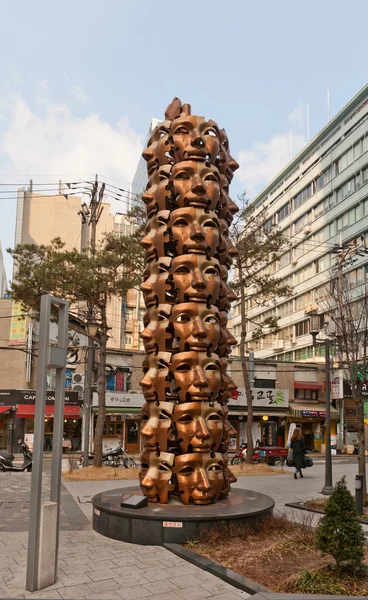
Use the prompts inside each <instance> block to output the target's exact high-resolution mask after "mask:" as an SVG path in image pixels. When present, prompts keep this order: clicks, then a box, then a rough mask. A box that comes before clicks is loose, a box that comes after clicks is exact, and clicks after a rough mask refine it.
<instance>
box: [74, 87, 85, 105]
mask: <svg viewBox="0 0 368 600" xmlns="http://www.w3.org/2000/svg"><path fill="white" fill-rule="evenodd" d="M71 93H72V96H73V98H74V99H75V100H77V101H78V102H80V103H81V104H88V102H89V98H88V96H87V94H86V92H85V91H84V89H83V88H82V86H81V85H74V86H73V87H72V89H71Z"/></svg>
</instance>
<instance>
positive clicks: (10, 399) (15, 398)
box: [0, 389, 83, 406]
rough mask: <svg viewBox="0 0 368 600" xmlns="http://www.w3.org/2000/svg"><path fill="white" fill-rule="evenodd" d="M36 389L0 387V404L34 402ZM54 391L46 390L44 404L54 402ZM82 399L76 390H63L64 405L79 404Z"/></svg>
mask: <svg viewBox="0 0 368 600" xmlns="http://www.w3.org/2000/svg"><path fill="white" fill-rule="evenodd" d="M35 402H36V390H1V389H0V406H7V405H9V406H10V405H14V404H35ZM54 402H55V391H54V390H48V391H47V392H46V404H54ZM81 404H83V400H80V399H79V393H78V392H67V391H65V405H66V406H80V405H81Z"/></svg>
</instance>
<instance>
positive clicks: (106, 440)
mask: <svg viewBox="0 0 368 600" xmlns="http://www.w3.org/2000/svg"><path fill="white" fill-rule="evenodd" d="M144 402H145V400H144V396H143V394H140V393H135V392H128V393H125V392H121V391H114V392H109V391H107V392H106V417H105V423H104V430H103V440H102V441H103V444H104V445H105V446H109V447H114V446H117V445H118V443H119V441H122V442H123V444H124V447H125V450H126V451H127V452H128V454H138V453H139V452H140V451H141V440H140V430H141V420H140V413H141V408H142V406H143V404H144ZM92 411H93V425H94V426H93V432H94V430H95V427H96V421H97V413H98V394H97V393H96V392H95V393H94V394H93V401H92ZM93 432H91V434H92V435H93Z"/></svg>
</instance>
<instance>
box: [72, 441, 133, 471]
mask: <svg viewBox="0 0 368 600" xmlns="http://www.w3.org/2000/svg"><path fill="white" fill-rule="evenodd" d="M93 457H94V453H93V452H90V453H89V454H88V463H89V464H91V463H92V461H93ZM121 461H122V462H123V465H124V467H125V468H126V469H130V468H133V467H137V466H139V465H138V464H136V463H135V461H134V460H133V459H132V458H130V457H129V456H128V455H127V453H126V452H125V450H124V447H123V444H122V442H121V441H120V442H119V445H118V446H116V447H115V448H105V449H104V453H103V455H102V464H103V466H104V467H119V466H120V462H121ZM79 466H80V467H82V466H83V454H81V456H80V458H79Z"/></svg>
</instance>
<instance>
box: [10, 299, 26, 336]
mask: <svg viewBox="0 0 368 600" xmlns="http://www.w3.org/2000/svg"><path fill="white" fill-rule="evenodd" d="M23 315H24V310H23V309H22V303H21V302H15V301H14V300H13V304H12V316H11V321H10V334H9V346H24V345H25V344H26V335H27V332H26V319H25V317H24V316H23Z"/></svg>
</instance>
